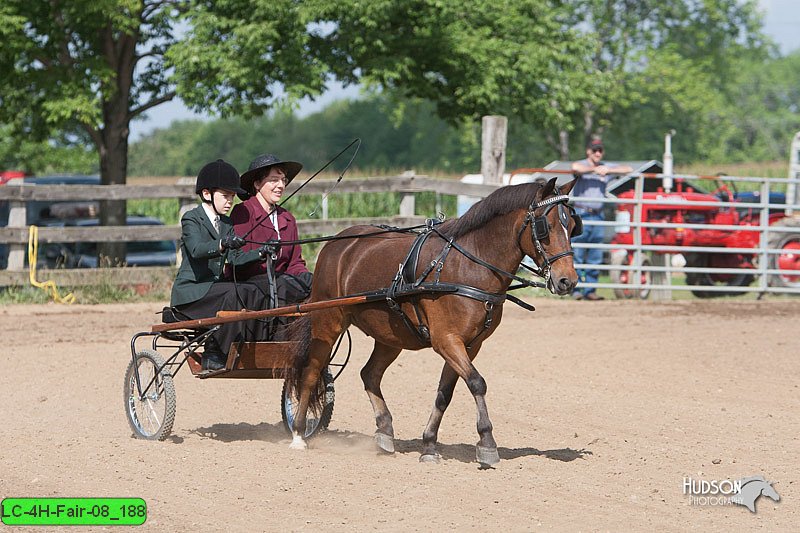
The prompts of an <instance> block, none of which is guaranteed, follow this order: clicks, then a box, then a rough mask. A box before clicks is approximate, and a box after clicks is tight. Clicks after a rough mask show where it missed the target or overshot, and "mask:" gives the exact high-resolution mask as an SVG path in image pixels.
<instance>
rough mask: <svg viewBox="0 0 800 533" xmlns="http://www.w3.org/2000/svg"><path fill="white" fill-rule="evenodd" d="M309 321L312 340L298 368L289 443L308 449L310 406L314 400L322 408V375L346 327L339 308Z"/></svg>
mask: <svg viewBox="0 0 800 533" xmlns="http://www.w3.org/2000/svg"><path fill="white" fill-rule="evenodd" d="M309 320H311V332H310V337H311V340H310V343H309V346H308V348H307V349H308V352H307V354H306V355H307V358H306V361H305V365H304V366H303V368H302V369H299V370H300V375H299V380H298V381H297V384H296V388H297V393H298V408H297V413H296V415H295V418H294V424H293V425H292V443H291V444H290V445H289V448H292V449H298V450H302V449H305V448H306V442H305V438H304V432H305V427H306V415H307V412H308V408H309V406H310V405H311V404H312V403H313V405H314V406H315V407H316V409H318V410H319V409H322V408H323V406H322V403H321V402H322V396H320V393H321V391H320V390H319V388H318V386H319V379H320V375H321V373H322V370H323V369H324V368H325V367H326V366H328V363H329V362H330V359H331V350H332V348H333V345H334V343H335V341H336V339H337V338H338V337H339V334H340V333H341V332H342V331H343V330H344V327H345V326H344V325H343V319H342V314H341V312H338V311H328V312H317V313H312V314H311V315H310V316H309ZM301 355H302V354H298V356H301Z"/></svg>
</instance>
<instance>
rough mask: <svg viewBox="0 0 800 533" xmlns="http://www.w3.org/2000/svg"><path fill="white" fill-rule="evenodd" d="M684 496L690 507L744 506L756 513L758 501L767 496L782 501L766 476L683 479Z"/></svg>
mask: <svg viewBox="0 0 800 533" xmlns="http://www.w3.org/2000/svg"><path fill="white" fill-rule="evenodd" d="M683 494H684V495H686V496H688V497H689V505H743V506H744V507H747V508H748V509H750V512H751V513H755V512H756V500H758V498H759V497H760V496H762V495H763V496H767V497H768V498H772V499H773V500H775V501H776V502H777V501H780V499H781V497H780V496H779V495H778V492H777V491H776V490H775V488H774V487H773V486H772V482H771V481H767V480H766V479H764V476H751V477H745V478H742V479H737V480H730V479H723V480H717V479H711V480H707V479H693V478H691V477H685V478H683Z"/></svg>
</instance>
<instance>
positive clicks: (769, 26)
mask: <svg viewBox="0 0 800 533" xmlns="http://www.w3.org/2000/svg"><path fill="white" fill-rule="evenodd" d="M758 3H759V6H760V7H761V9H762V10H763V11H764V31H765V33H766V34H767V35H769V36H770V37H772V39H773V40H774V41H775V42H776V43H778V45H779V46H780V50H781V53H782V54H787V53H789V52H793V51H795V50H797V49H798V48H800V0H759V2H758ZM358 95H359V88H358V87H356V86H350V87H342V85H341V84H339V83H333V84H331V86H330V88H329V89H328V91H326V92H325V93H324V94H323V95H322V96H320V97H319V98H317V99H316V100H315V101H312V100H310V99H308V98H307V99H304V100H303V101H301V102H300V107H299V109H298V112H297V114H298V115H299V116H301V117H303V116H307V115H310V114H311V113H315V112H317V111H320V110H321V109H323V108H324V107H325V106H327V105H328V104H330V103H331V102H334V101H336V100H341V99H344V98H356V97H358ZM207 118H208V117H207V116H206V115H197V114H195V113H193V112H192V111H191V110H189V109H187V107H186V106H185V105H183V102H181V101H180V100H178V99H176V100H173V101H171V102H167V103H165V104H161V105H160V106H158V107H157V108H155V109H154V111H152V112H150V113H149V116H148V118H147V119H146V120H143V121H136V122H134V123H132V124H131V135H130V141H131V142H134V141H137V140H138V139H140V138H141V137H142V136H144V135H146V134H148V133H150V132H151V131H153V130H155V129H158V128H166V127H168V126H169V125H170V124H171V123H172V122H173V121H175V120H189V119H207Z"/></svg>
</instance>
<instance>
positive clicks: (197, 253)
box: [170, 159, 266, 370]
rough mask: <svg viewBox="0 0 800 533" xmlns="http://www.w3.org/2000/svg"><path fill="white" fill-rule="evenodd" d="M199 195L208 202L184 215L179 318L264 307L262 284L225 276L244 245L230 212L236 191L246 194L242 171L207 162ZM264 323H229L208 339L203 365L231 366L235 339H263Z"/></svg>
mask: <svg viewBox="0 0 800 533" xmlns="http://www.w3.org/2000/svg"><path fill="white" fill-rule="evenodd" d="M195 193H196V194H197V195H198V196H199V197H200V199H201V200H202V203H201V204H200V205H199V206H197V207H195V208H194V209H192V210H191V211H187V212H186V213H185V214H184V215H183V217H181V259H182V260H181V267H180V269H179V270H178V274H177V275H176V277H175V283H174V284H173V285H172V295H171V297H170V306H171V308H172V311H173V313H172V314H173V315H174V317H175V318H176V319H178V320H186V319H197V318H207V317H213V316H215V315H216V314H217V311H221V310H228V311H237V310H241V309H243V308H244V309H261V308H262V307H263V305H264V296H263V294H262V293H261V291H259V290H258V288H256V287H254V286H252V285H247V284H242V285H239V286H238V287H237V286H234V284H233V283H231V282H227V281H221V280H222V274H223V264H224V262H225V258H226V256H227V255H228V251H229V250H236V249H238V248H241V247H242V246H243V245H244V239H242V238H240V237H237V236H236V235H235V234H234V232H233V224H232V223H231V219H230V218H228V216H226V213H227V212H228V211H229V210H230V208H231V205H233V200H234V196H235V195H236V194H244V190H242V189H241V187H240V180H239V173H238V172H237V171H236V169H235V168H233V166H232V165H230V164H228V163H226V162H225V161H223V160H222V159H217V160H216V161H214V162H212V163H209V164H207V165H206V166H204V167H203V168H202V169H201V170H200V173H199V174H198V175H197V182H196V184H195ZM265 336H266V329H265V326H264V324H262V323H260V322H257V321H254V320H249V321H247V322H232V323H230V324H223V325H222V326H221V327H220V328H219V329H218V330H217V331H216V332H214V333H213V334H212V336H211V338H210V339H209V341H208V342H206V345H205V347H204V348H205V351H204V354H203V369H204V370H218V369H220V368H223V367H224V366H225V361H226V359H227V356H226V354H227V353H228V351H229V350H230V346H231V344H232V343H233V342H236V341H241V340H261V339H263V338H265Z"/></svg>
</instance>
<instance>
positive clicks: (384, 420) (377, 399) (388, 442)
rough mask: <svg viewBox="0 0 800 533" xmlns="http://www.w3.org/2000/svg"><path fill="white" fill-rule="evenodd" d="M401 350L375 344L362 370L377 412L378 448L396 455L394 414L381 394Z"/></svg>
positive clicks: (367, 389) (363, 378)
mask: <svg viewBox="0 0 800 533" xmlns="http://www.w3.org/2000/svg"><path fill="white" fill-rule="evenodd" d="M400 351H401V350H400V348H395V347H392V346H388V345H386V344H382V343H380V342H377V341H376V342H375V347H374V348H373V349H372V355H370V358H369V360H368V361H367V364H365V365H364V368H362V369H361V381H363V382H364V389H365V390H366V391H367V396H369V401H370V403H371V404H372V410H373V411H374V412H375V425H376V426H377V430H376V431H375V443H376V444H377V445H378V448H380V449H381V450H383V451H384V452H386V453H394V427H392V413H390V412H389V408H388V407H387V406H386V401H385V400H384V399H383V393H382V392H381V380H382V379H383V374H384V372H386V369H387V368H388V367H389V365H391V364H392V363H393V362H394V360H395V359H397V356H398V355H399V354H400Z"/></svg>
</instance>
